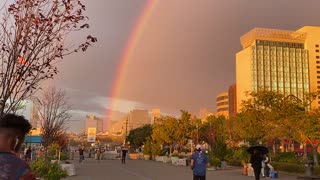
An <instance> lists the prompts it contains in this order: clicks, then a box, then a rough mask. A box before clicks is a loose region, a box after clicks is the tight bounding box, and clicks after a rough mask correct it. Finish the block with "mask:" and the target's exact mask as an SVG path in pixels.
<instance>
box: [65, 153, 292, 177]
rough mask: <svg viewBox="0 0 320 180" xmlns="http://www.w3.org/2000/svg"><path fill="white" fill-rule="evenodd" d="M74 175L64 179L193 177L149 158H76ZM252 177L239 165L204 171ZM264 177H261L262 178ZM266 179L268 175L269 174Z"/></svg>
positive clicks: (182, 169)
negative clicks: (125, 159) (242, 170)
mask: <svg viewBox="0 0 320 180" xmlns="http://www.w3.org/2000/svg"><path fill="white" fill-rule="evenodd" d="M73 163H74V164H75V165H76V173H77V175H76V176H72V177H68V178H66V180H105V179H111V180H113V179H115V180H122V179H123V180H185V179H192V171H191V170H190V167H189V166H187V167H186V166H174V165H171V164H165V163H161V162H155V161H150V160H127V163H126V164H121V161H120V160H100V161H99V160H94V159H90V158H87V159H86V160H85V161H84V162H82V163H81V164H79V162H78V161H77V159H75V160H74V161H73ZM296 177H297V176H296V175H288V174H282V173H279V178H278V179H279V180H293V179H296ZM210 179H212V180H254V177H248V176H243V175H241V169H240V168H228V169H225V170H212V171H207V180H210ZM261 179H262V180H264V179H263V178H261ZM268 179H269V178H268Z"/></svg>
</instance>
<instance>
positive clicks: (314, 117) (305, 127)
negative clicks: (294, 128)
mask: <svg viewBox="0 0 320 180" xmlns="http://www.w3.org/2000/svg"><path fill="white" fill-rule="evenodd" d="M299 125H300V127H301V128H299V132H300V133H301V137H302V140H304V141H305V142H306V141H307V142H309V143H310V144H311V146H312V149H313V161H314V163H315V164H316V165H319V160H318V151H317V149H318V147H319V140H320V110H319V109H316V110H314V111H311V112H308V113H306V116H305V118H303V119H302V120H301V121H300V123H299Z"/></svg>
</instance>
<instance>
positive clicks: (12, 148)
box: [0, 114, 36, 180]
mask: <svg viewBox="0 0 320 180" xmlns="http://www.w3.org/2000/svg"><path fill="white" fill-rule="evenodd" d="M30 129H31V125H30V123H29V122H28V121H27V120H26V119H25V118H24V117H23V116H18V115H15V114H5V115H4V116H3V117H1V118H0V179H26V180H35V179H36V177H35V175H34V173H33V172H32V170H31V168H30V166H29V165H28V163H27V162H26V161H25V160H22V159H21V158H19V156H18V154H17V152H18V150H19V149H20V147H21V144H22V143H23V142H24V138H25V136H26V134H27V133H28V132H29V131H30Z"/></svg>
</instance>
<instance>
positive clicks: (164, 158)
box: [156, 156, 170, 163]
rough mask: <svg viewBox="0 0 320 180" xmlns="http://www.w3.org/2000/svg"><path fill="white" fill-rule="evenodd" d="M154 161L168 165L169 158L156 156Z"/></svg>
mask: <svg viewBox="0 0 320 180" xmlns="http://www.w3.org/2000/svg"><path fill="white" fill-rule="evenodd" d="M156 161H159V162H163V163H168V162H170V158H169V157H167V156H157V157H156Z"/></svg>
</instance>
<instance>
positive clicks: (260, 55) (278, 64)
mask: <svg viewBox="0 0 320 180" xmlns="http://www.w3.org/2000/svg"><path fill="white" fill-rule="evenodd" d="M240 41H241V44H242V47H243V50H241V51H240V52H238V53H237V54H236V85H237V93H236V98H237V101H236V102H237V106H236V110H237V111H238V112H239V111H241V102H242V101H243V100H246V99H248V96H247V95H246V93H247V92H252V91H259V90H272V91H276V92H278V93H281V94H284V95H285V96H289V95H293V96H295V97H297V98H299V99H300V100H303V99H304V95H305V94H306V93H309V92H316V91H319V90H320V58H319V56H320V53H319V50H320V49H319V45H320V27H315V26H314V27H312V26H305V27H303V28H301V29H299V30H297V31H287V30H277V29H265V28H254V29H252V30H251V31H249V32H248V33H246V34H245V35H243V36H242V37H241V38H240ZM319 103H320V100H319V99H317V101H316V102H314V103H313V104H312V108H317V107H319Z"/></svg>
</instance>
